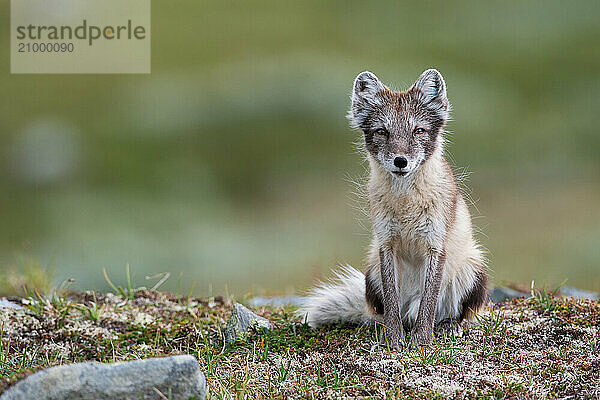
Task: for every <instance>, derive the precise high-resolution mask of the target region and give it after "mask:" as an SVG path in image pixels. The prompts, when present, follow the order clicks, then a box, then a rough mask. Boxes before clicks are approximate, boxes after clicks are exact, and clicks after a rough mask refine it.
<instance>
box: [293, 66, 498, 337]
mask: <svg viewBox="0 0 600 400" xmlns="http://www.w3.org/2000/svg"><path fill="white" fill-rule="evenodd" d="M449 111H450V103H449V102H448V98H447V95H446V84H445V82H444V79H443V77H442V75H441V74H440V73H439V72H438V71H436V70H434V69H430V70H427V71H425V72H423V74H421V76H420V77H419V78H418V79H417V81H416V82H415V83H414V84H413V85H412V86H411V87H410V88H409V89H408V90H406V91H400V92H396V91H392V90H390V89H389V88H387V87H386V86H385V85H384V84H383V83H381V81H380V80H379V79H378V78H377V77H376V76H375V75H374V74H372V73H371V72H367V71H366V72H362V73H361V74H359V75H358V76H357V77H356V80H355V81H354V86H353V91H352V106H351V109H350V111H349V115H348V116H349V120H350V123H351V125H352V126H353V127H354V128H357V129H360V130H361V131H362V132H363V134H364V142H365V149H366V153H367V159H368V162H369V166H370V169H371V172H370V177H369V181H368V183H367V193H368V199H369V206H370V214H371V219H372V224H373V239H372V243H371V247H370V250H369V253H368V256H367V268H366V273H365V274H364V275H363V274H362V273H361V272H359V271H357V270H355V269H353V268H351V267H345V268H344V269H343V270H342V271H341V272H340V273H338V276H337V279H335V280H334V281H332V282H329V283H324V284H321V285H320V286H319V287H317V288H315V289H313V290H312V291H311V293H310V295H309V296H308V297H307V298H306V300H305V304H304V306H303V307H302V308H301V309H300V310H299V314H300V315H302V316H304V317H305V319H306V321H307V322H308V323H309V324H310V325H311V326H313V327H317V326H321V325H325V324H329V323H336V322H340V321H341V322H347V323H355V324H365V323H370V322H372V321H374V320H379V321H382V322H383V325H384V327H385V330H384V331H385V334H386V335H385V341H386V342H387V343H388V344H389V345H391V346H392V347H399V345H400V342H401V339H402V338H403V337H404V335H405V333H404V332H405V329H406V330H410V336H411V338H412V343H413V344H419V345H427V344H430V343H431V342H432V339H433V331H434V327H435V325H436V324H440V325H443V324H445V323H447V322H448V321H452V322H453V323H454V324H456V325H459V324H461V323H462V322H463V320H468V319H469V318H471V317H472V316H473V313H474V312H476V311H477V310H478V309H480V308H481V307H482V306H483V305H484V303H485V299H486V295H487V293H486V292H487V275H486V269H485V265H484V257H483V255H482V251H481V250H480V247H479V246H478V244H477V243H476V241H475V239H474V238H473V229H472V226H471V217H470V215H469V210H468V207H467V204H466V202H465V200H464V198H463V196H462V195H461V193H460V191H459V189H458V187H457V184H456V181H455V179H454V175H453V173H452V169H451V167H450V166H449V164H448V163H447V162H446V160H445V158H444V131H443V129H444V126H445V124H446V122H447V120H448V118H449Z"/></svg>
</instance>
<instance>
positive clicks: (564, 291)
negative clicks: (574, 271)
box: [560, 286, 600, 300]
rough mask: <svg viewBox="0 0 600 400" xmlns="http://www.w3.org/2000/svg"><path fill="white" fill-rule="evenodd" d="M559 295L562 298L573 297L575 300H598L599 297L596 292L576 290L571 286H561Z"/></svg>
mask: <svg viewBox="0 0 600 400" xmlns="http://www.w3.org/2000/svg"><path fill="white" fill-rule="evenodd" d="M560 294H561V296H563V297H575V298H577V299H589V300H598V299H599V298H600V295H598V293H596V292H590V291H587V290H582V289H577V288H574V287H572V286H561V288H560Z"/></svg>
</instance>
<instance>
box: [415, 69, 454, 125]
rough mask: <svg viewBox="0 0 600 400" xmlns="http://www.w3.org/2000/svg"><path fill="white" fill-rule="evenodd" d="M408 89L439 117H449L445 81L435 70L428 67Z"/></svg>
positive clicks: (445, 118)
mask: <svg viewBox="0 0 600 400" xmlns="http://www.w3.org/2000/svg"><path fill="white" fill-rule="evenodd" d="M409 90H410V91H412V92H413V93H415V95H416V96H417V99H418V100H419V101H421V102H422V103H423V104H425V105H427V107H428V108H429V109H431V110H433V111H435V112H436V113H437V114H438V115H439V116H440V118H442V119H444V120H447V119H448V118H449V111H450V102H449V101H448V96H447V95H446V82H445V81H444V77H443V76H442V74H440V73H439V72H438V71H437V70H435V69H428V70H427V71H425V72H423V73H422V74H421V76H419V79H417V81H416V82H415V83H414V84H413V85H412V87H411V88H410V89H409Z"/></svg>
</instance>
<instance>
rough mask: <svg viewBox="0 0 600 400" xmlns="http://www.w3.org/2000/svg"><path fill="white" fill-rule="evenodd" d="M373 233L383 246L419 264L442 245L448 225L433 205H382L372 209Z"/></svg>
mask: <svg viewBox="0 0 600 400" xmlns="http://www.w3.org/2000/svg"><path fill="white" fill-rule="evenodd" d="M373 211H374V212H373V230H374V233H375V237H376V239H377V241H378V242H379V243H380V244H384V243H385V244H389V245H391V246H392V248H393V250H394V252H395V253H397V256H399V257H402V258H409V259H414V261H418V259H421V258H422V257H423V256H424V255H425V254H427V253H428V252H429V250H430V249H432V248H441V247H442V246H443V240H444V231H445V223H444V218H443V215H442V214H441V213H439V212H437V209H436V207H435V205H434V204H430V203H429V204H427V203H426V204H422V203H421V204H410V203H404V204H402V203H400V204H391V205H390V204H385V203H384V204H380V205H379V207H374V208H373Z"/></svg>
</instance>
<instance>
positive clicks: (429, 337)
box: [410, 250, 446, 346]
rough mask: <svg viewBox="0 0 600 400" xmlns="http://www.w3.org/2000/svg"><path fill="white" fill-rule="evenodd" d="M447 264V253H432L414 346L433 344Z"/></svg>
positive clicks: (413, 330)
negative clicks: (437, 310)
mask: <svg viewBox="0 0 600 400" xmlns="http://www.w3.org/2000/svg"><path fill="white" fill-rule="evenodd" d="M445 262H446V253H445V252H444V251H435V250H433V251H430V254H429V256H428V257H427V265H426V267H425V268H426V270H425V274H426V275H425V290H424V291H423V296H422V297H421V303H420V304H419V314H418V315H417V322H416V323H415V326H414V328H413V329H412V332H411V334H410V336H411V344H412V345H413V346H416V345H419V346H427V345H430V344H431V343H432V342H433V327H434V323H435V311H436V308H437V303H438V297H439V295H440V286H441V284H442V274H443V272H444V263H445Z"/></svg>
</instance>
